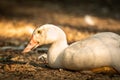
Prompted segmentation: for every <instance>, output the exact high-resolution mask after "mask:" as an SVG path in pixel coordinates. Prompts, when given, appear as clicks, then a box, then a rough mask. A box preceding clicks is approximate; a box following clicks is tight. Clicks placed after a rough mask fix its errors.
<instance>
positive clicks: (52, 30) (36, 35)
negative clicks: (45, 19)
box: [23, 24, 66, 53]
mask: <svg viewBox="0 0 120 80" xmlns="http://www.w3.org/2000/svg"><path fill="white" fill-rule="evenodd" d="M60 37H65V38H66V36H65V33H64V32H63V31H62V30H61V29H60V28H59V27H57V26H55V25H52V24H45V25H42V26H40V27H38V28H36V29H35V30H34V32H33V34H32V38H31V40H30V42H29V44H28V45H27V47H26V48H25V49H24V50H23V53H26V52H29V51H31V50H32V49H34V48H36V47H38V46H40V45H44V44H52V43H54V42H56V41H57V40H59V39H60Z"/></svg>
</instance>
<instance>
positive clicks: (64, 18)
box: [0, 0, 120, 42]
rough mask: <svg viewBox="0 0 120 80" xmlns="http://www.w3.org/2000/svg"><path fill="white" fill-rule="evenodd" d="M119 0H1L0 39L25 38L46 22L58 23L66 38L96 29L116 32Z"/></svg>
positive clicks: (81, 36) (119, 28)
mask: <svg viewBox="0 0 120 80" xmlns="http://www.w3.org/2000/svg"><path fill="white" fill-rule="evenodd" d="M119 3H120V1H119V0H11V1H10V0H1V1H0V39H3V38H4V39H5V40H6V38H10V39H20V40H27V39H29V37H30V35H31V33H32V31H33V30H34V29H35V28H36V27H38V26H41V25H43V24H47V23H51V24H55V25H57V26H60V27H61V28H62V29H63V30H64V31H65V32H66V34H67V38H68V41H69V42H74V41H76V40H80V39H84V38H86V37H88V36H89V35H92V34H94V33H97V32H104V31H112V32H115V33H118V34H120V6H119ZM5 40H4V41H5Z"/></svg>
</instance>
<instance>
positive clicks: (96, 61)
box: [63, 32, 120, 71]
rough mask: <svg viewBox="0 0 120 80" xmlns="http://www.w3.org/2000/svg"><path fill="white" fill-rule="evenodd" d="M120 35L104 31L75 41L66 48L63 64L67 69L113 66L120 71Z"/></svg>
mask: <svg viewBox="0 0 120 80" xmlns="http://www.w3.org/2000/svg"><path fill="white" fill-rule="evenodd" d="M119 62H120V36H119V35H117V34H115V33H112V32H103V33H98V34H96V35H93V36H91V37H89V38H87V39H85V40H82V41H78V42H75V43H73V44H71V45H70V46H69V47H67V48H66V49H65V50H64V55H63V65H64V67H65V68H67V69H71V70H82V69H90V68H96V67H103V66H112V67H114V68H115V69H117V70H118V71H120V69H119V67H120V63H119Z"/></svg>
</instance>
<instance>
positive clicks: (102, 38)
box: [23, 24, 120, 72]
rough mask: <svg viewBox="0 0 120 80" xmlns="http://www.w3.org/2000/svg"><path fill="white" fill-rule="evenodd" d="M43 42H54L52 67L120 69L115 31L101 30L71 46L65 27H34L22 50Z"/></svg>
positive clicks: (119, 47)
mask: <svg viewBox="0 0 120 80" xmlns="http://www.w3.org/2000/svg"><path fill="white" fill-rule="evenodd" d="M44 44H51V47H50V48H49V50H48V54H47V56H48V64H49V66H50V67H51V68H65V69H70V70H85V69H94V68H99V67H105V66H108V67H112V68H114V69H115V70H117V71H118V72H120V36H119V35H117V34H115V33H112V32H103V33H98V34H95V35H93V36H91V37H89V38H87V39H85V40H82V41H78V42H75V43H73V44H71V45H69V46H68V44H67V40H66V35H65V33H64V31H63V30H61V29H60V28H59V27H57V26H55V25H52V24H45V25H43V26H41V27H38V28H37V29H35V31H34V32H33V35H32V38H31V41H30V42H29V44H28V45H27V47H26V48H25V49H24V51H23V53H26V52H29V51H30V50H32V49H33V48H36V47H38V46H40V45H44Z"/></svg>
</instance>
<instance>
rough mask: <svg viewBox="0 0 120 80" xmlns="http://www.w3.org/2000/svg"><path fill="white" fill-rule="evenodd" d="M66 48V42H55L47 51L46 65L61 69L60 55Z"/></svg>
mask: <svg viewBox="0 0 120 80" xmlns="http://www.w3.org/2000/svg"><path fill="white" fill-rule="evenodd" d="M66 47H68V44H67V40H66V39H64V40H57V41H56V42H54V43H53V44H52V45H51V47H50V48H49V51H48V63H49V66H50V67H52V68H63V67H62V55H63V54H64V53H63V51H64V49H65V48H66Z"/></svg>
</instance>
